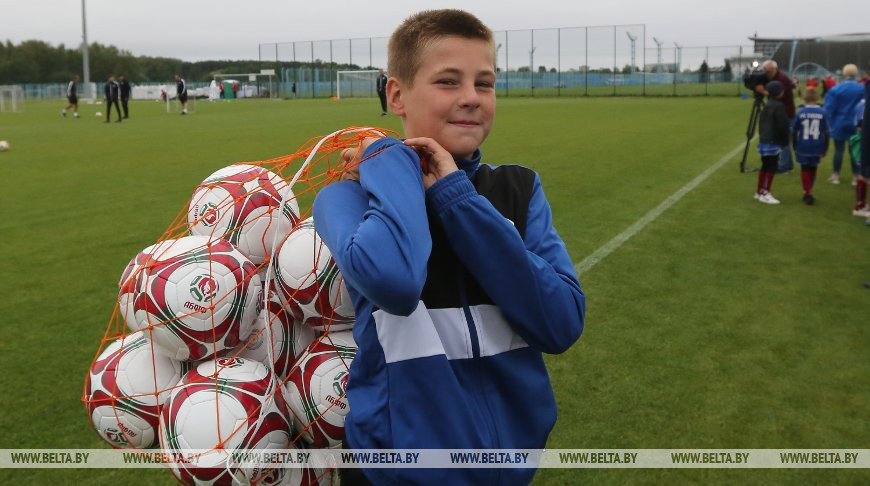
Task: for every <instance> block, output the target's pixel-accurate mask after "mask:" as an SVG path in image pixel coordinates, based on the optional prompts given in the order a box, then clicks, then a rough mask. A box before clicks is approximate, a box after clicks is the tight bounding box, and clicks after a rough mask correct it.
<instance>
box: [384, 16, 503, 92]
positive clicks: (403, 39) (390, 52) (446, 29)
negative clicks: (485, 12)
mask: <svg viewBox="0 0 870 486" xmlns="http://www.w3.org/2000/svg"><path fill="white" fill-rule="evenodd" d="M451 36H452V37H461V38H463V39H480V40H482V41H485V42H489V43H490V44H492V43H493V37H492V31H491V30H490V29H489V27H487V26H486V25H484V23H483V22H481V21H480V19H478V18H477V17H475V16H474V15H472V14H470V13H468V12H465V11H463V10H456V9H444V10H424V11H422V12H418V13H416V14H414V15H412V16H410V17H408V18H407V19H405V21H404V22H402V23H401V25H399V27H398V28H397V29H396V31H395V32H393V35H391V36H390V41H389V43H388V44H387V67H388V72H389V73H390V76H393V77H395V78H397V79H398V80H399V81H402V82H404V83H407V84H409V85H411V84H413V82H414V76H415V75H416V74H417V71H419V70H420V66H421V64H422V60H423V59H422V56H421V54H422V52H423V50H424V49H425V48H426V47H428V46H429V45H430V44H431V43H432V42H434V41H436V40H439V39H443V38H444V37H451Z"/></svg>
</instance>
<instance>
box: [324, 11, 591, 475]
mask: <svg viewBox="0 0 870 486" xmlns="http://www.w3.org/2000/svg"><path fill="white" fill-rule="evenodd" d="M494 52H495V48H494V45H493V37H492V32H491V31H490V30H489V29H488V28H487V27H486V26H485V25H483V24H482V23H481V22H480V21H479V20H478V19H477V18H475V17H474V16H472V15H470V14H468V13H466V12H463V11H460V10H435V11H425V12H421V13H419V14H416V15H414V16H412V17H410V18H408V19H407V20H405V22H403V23H402V25H400V26H399V28H398V29H397V30H396V31H395V32H394V33H393V35H392V36H391V38H390V41H389V44H388V67H389V72H390V78H389V80H388V81H387V100H388V102H389V107H390V109H391V110H392V111H393V112H394V113H395V114H396V115H398V116H399V117H400V118H401V120H402V127H403V131H404V133H405V136H406V137H408V138H407V139H406V140H405V141H404V142H400V141H399V140H395V139H380V140H377V141H373V140H366V141H365V142H364V143H363V150H364V151H365V152H364V154H363V157H364V161H363V162H362V163H361V164H359V166H358V171H351V172H348V173H347V174H345V178H346V179H349V180H344V181H341V182H338V183H335V184H332V185H330V186H327V187H325V188H324V189H323V190H321V191H320V193H319V194H318V196H317V198H316V200H315V202H314V220H315V224H316V227H317V231H318V233H319V234H320V236H321V237H322V238H323V241H324V242H325V243H326V245H327V246H328V247H329V249H330V250H331V251H332V254H333V257H334V258H335V261H336V262H337V264H338V267H339V269H340V270H341V272H342V275H343V276H344V279H345V282H346V283H347V285H348V291H349V294H350V296H351V299H352V300H353V302H354V308H355V311H356V324H355V326H354V330H353V334H354V338H355V339H356V342H357V345H358V346H359V351H358V352H357V355H356V357H355V358H354V360H353V363H352V365H351V368H350V380H349V383H348V391H347V395H348V401H349V403H350V412H349V413H348V415H347V419H346V421H345V441H346V445H345V447H350V448H353V449H391V448H395V449H490V448H491V449H541V448H543V447H544V446H545V444H546V441H547V435H548V434H549V433H550V430H551V429H552V427H553V425H554V423H555V420H556V404H555V401H554V398H553V390H552V387H551V385H550V380H549V377H548V375H547V371H546V369H545V367H544V362H543V359H542V355H541V353H542V352H546V353H561V352H563V351H565V350H566V349H568V348H569V347H570V346H571V345H572V344H573V343H574V342H575V341H576V340H577V339H578V338H579V336H580V333H581V332H582V330H583V319H584V313H585V296H584V294H583V291H582V290H581V287H580V283H579V282H578V281H577V277H576V275H575V272H574V268H573V264H572V263H571V259H570V257H569V256H568V253H567V251H566V249H565V245H564V243H563V242H562V240H561V239H560V238H559V236H558V234H557V233H556V231H555V229H554V228H553V227H552V215H551V213H550V208H549V204H548V203H547V200H546V198H545V197H544V194H543V192H542V189H541V185H540V180H539V178H538V176H537V174H535V173H534V172H533V171H531V170H529V169H527V168H525V167H521V166H516V165H506V166H499V167H493V166H490V165H487V164H483V163H481V162H480V161H481V152H480V150H479V147H480V145H481V144H482V143H483V141H484V139H485V138H486V136H487V135H488V134H489V131H490V128H491V126H492V121H493V116H494V112H495V71H494V67H493V66H494V65H495V63H494ZM418 153H419V154H421V155H423V156H424V158H425V159H426V161H427V162H426V164H425V170H424V171H421V164H420V155H418ZM529 466H530V467H529V468H525V469H511V468H503V469H474V468H468V469H452V468H447V469H414V468H397V469H377V468H372V469H364V470H363V471H362V473H364V476H362V475H360V474H359V471H354V470H347V469H344V470H343V471H342V473H343V477H344V479H343V481H347V482H356V483H358V484H365V483H366V482H368V481H370V482H372V483H375V484H382V483H389V484H419V483H424V484H441V485H448V484H450V485H452V484H519V483H522V484H527V483H528V482H529V481H531V479H532V477H533V476H534V473H535V469H534V465H533V464H530V465H529Z"/></svg>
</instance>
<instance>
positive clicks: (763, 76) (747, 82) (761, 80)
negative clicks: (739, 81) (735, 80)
mask: <svg viewBox="0 0 870 486" xmlns="http://www.w3.org/2000/svg"><path fill="white" fill-rule="evenodd" d="M753 66H754V68H755V69H753V70H752V71H751V72H748V73H746V74H744V75H743V86H745V87H746V89H748V90H749V91H752V92H753V93H754V94H755V96H756V97H758V96H761V94H759V93H758V91H756V90H755V88H756V87H758V86H764V85H765V84H767V82H768V81H770V79H768V77H767V73H766V72H764V71H763V70H761V69H759V68H758V66H757V64H756V63H753Z"/></svg>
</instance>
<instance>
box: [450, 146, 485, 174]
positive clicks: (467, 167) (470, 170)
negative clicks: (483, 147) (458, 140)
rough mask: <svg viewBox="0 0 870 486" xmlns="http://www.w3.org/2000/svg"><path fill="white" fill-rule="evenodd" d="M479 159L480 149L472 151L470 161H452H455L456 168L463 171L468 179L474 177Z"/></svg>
mask: <svg viewBox="0 0 870 486" xmlns="http://www.w3.org/2000/svg"><path fill="white" fill-rule="evenodd" d="M480 158H481V153H480V149H477V150H475V151H474V153H473V154H471V158H470V159H464V160H458V159H454V160H455V161H456V166H457V167H459V168H460V169H461V170H464V171H465V173H466V174H467V175H468V177H471V176H473V175H474V173H475V172H477V168H478V167H480Z"/></svg>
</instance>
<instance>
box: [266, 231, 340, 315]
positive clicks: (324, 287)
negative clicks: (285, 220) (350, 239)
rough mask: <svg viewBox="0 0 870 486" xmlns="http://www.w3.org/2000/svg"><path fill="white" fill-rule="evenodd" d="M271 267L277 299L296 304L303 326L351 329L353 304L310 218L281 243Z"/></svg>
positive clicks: (330, 254)
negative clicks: (301, 316) (276, 289)
mask: <svg viewBox="0 0 870 486" xmlns="http://www.w3.org/2000/svg"><path fill="white" fill-rule="evenodd" d="M272 267H273V270H274V275H275V277H274V280H275V282H274V283H275V285H276V287H277V288H278V296H279V298H281V301H282V303H286V302H295V303H296V304H298V305H299V307H300V308H301V309H302V312H303V314H304V316H303V319H304V322H305V324H307V325H309V326H311V327H313V328H315V329H317V330H319V331H341V330H346V329H350V328H351V327H353V323H354V309H353V302H352V301H351V300H350V296H349V295H348V293H347V287H346V286H345V283H344V278H342V276H341V273H340V272H339V270H338V266H337V265H336V264H335V260H333V258H332V253H330V251H329V248H327V247H326V245H325V244H323V241H322V240H321V239H320V236H319V235H318V234H317V232H316V231H315V230H314V220H313V219H311V218H308V219H306V220H305V221H302V222H301V223H300V224H299V225H298V226H297V227H295V228H294V229H293V231H292V232H291V233H290V235H289V236H287V239H285V240H284V241H283V242H282V243H281V245H280V246H279V247H278V250H277V255H276V257H275V259H274V260H273V262H272Z"/></svg>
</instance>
